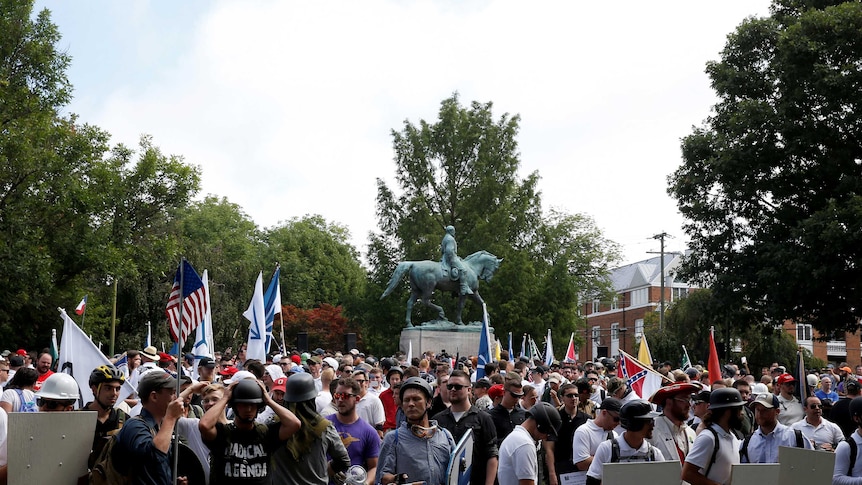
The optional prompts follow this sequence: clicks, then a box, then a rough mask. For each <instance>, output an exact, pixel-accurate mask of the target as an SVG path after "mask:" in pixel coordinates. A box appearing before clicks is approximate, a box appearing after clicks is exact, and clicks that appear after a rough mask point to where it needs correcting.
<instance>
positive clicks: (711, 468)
mask: <svg viewBox="0 0 862 485" xmlns="http://www.w3.org/2000/svg"><path fill="white" fill-rule="evenodd" d="M744 404H745V403H744V402H743V400H742V396H741V395H740V394H739V391H737V390H736V389H734V388H732V387H728V388H721V389H715V390H713V391H712V392H711V393H710V395H709V410H710V411H711V413H710V414H709V418H708V419H707V420H706V421H704V424H705V425H706V426H707V427H706V429H705V430H704V431H702V432H701V433H700V434H698V435H697V438H695V439H694V443H693V444H692V445H691V450H689V452H688V455H686V457H685V463H683V464H682V479H683V480H684V481H686V482H688V483H690V484H691V485H712V484H714V483H728V482H729V481H730V470H731V468H732V467H733V465H735V464H738V463H739V444H740V443H739V439H738V438H737V437H736V435H734V434H733V433H732V432H731V431H730V430H731V428H738V427H739V426H740V425H741V424H742V416H741V414H740V413H741V412H742V406H743V405H744ZM716 446H717V447H718V450H717V451H716V449H715V448H716ZM713 456H714V457H715V461H714V462H713V461H712V459H713Z"/></svg>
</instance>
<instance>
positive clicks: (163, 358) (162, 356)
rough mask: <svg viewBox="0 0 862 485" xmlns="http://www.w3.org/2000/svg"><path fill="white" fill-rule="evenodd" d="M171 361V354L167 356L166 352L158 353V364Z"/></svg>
mask: <svg viewBox="0 0 862 485" xmlns="http://www.w3.org/2000/svg"><path fill="white" fill-rule="evenodd" d="M173 360H174V359H173V357H171V354H168V353H166V352H159V362H171V361H173Z"/></svg>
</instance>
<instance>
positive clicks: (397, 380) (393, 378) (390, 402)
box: [380, 365, 404, 433]
mask: <svg viewBox="0 0 862 485" xmlns="http://www.w3.org/2000/svg"><path fill="white" fill-rule="evenodd" d="M403 375H404V371H402V370H401V367H398V366H397V365H396V366H392V367H390V368H389V370H388V371H386V382H387V383H388V384H389V386H388V387H387V388H386V390H385V391H383V392H381V393H380V402H381V403H383V413H384V415H385V416H386V421H384V422H383V432H384V433H387V432H389V431H391V430H393V429H395V428H396V427H397V426H396V423H395V415H396V413H397V411H398V406H396V405H395V396H396V395H395V390H394V389H393V386H395V385H396V384H401V376H403Z"/></svg>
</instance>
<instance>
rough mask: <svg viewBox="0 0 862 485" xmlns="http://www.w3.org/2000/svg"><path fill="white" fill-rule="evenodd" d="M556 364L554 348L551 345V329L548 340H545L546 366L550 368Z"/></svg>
mask: <svg viewBox="0 0 862 485" xmlns="http://www.w3.org/2000/svg"><path fill="white" fill-rule="evenodd" d="M553 362H554V347H553V345H551V329H550V328H549V329H548V338H547V340H545V365H546V366H548V367H550V366H551V363H553Z"/></svg>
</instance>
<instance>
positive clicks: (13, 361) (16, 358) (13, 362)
mask: <svg viewBox="0 0 862 485" xmlns="http://www.w3.org/2000/svg"><path fill="white" fill-rule="evenodd" d="M23 365H24V358H23V357H21V356H20V355H13V356H12V357H9V366H10V367H21V366H23Z"/></svg>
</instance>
